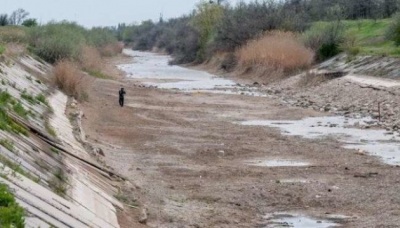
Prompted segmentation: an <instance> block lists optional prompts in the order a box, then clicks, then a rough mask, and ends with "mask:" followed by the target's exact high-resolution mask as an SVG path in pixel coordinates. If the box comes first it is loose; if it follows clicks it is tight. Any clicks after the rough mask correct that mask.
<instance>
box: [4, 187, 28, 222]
mask: <svg viewBox="0 0 400 228" xmlns="http://www.w3.org/2000/svg"><path fill="white" fill-rule="evenodd" d="M24 216H25V212H24V209H23V208H22V207H21V206H19V205H18V204H17V202H16V201H15V198H14V196H13V194H11V192H10V190H9V189H8V187H7V186H6V185H5V184H0V227H15V228H23V227H25V219H24Z"/></svg>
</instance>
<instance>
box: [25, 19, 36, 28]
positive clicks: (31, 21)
mask: <svg viewBox="0 0 400 228" xmlns="http://www.w3.org/2000/svg"><path fill="white" fill-rule="evenodd" d="M21 25H23V26H25V27H35V26H37V25H38V23H37V20H36V19H34V18H30V19H26V20H24V21H23V22H22V24H21Z"/></svg>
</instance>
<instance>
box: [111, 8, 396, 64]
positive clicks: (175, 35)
mask: <svg viewBox="0 0 400 228" xmlns="http://www.w3.org/2000/svg"><path fill="white" fill-rule="evenodd" d="M399 9H400V0H363V1H360V0H284V1H274V0H266V1H253V2H250V3H245V2H240V3H238V4H237V5H229V3H228V1H218V2H217V1H200V2H199V3H198V4H197V6H196V8H195V10H193V11H192V12H190V13H189V14H187V15H184V16H181V17H178V18H173V19H169V20H167V21H165V20H164V19H163V18H160V20H159V21H158V22H153V21H151V20H148V21H144V22H142V23H141V24H131V25H127V24H119V25H118V27H116V28H115V33H116V35H117V37H118V39H119V40H121V41H124V42H125V43H130V44H131V45H132V46H133V48H134V49H137V50H152V49H154V48H157V49H161V50H164V51H166V52H167V53H168V54H172V55H173V56H174V57H175V63H188V62H203V61H205V60H206V59H207V58H209V57H210V56H212V55H213V54H215V53H217V52H232V51H234V50H235V49H236V48H237V47H240V46H241V45H243V44H245V43H246V42H247V41H249V40H251V39H254V38H255V37H257V36H259V35H260V34H262V33H265V32H267V31H273V30H282V31H293V32H304V31H306V30H307V29H309V28H310V26H311V25H312V23H314V22H317V21H341V20H357V19H374V20H377V19H382V18H388V17H391V16H392V15H393V14H395V13H396V12H397V11H398V10H399Z"/></svg>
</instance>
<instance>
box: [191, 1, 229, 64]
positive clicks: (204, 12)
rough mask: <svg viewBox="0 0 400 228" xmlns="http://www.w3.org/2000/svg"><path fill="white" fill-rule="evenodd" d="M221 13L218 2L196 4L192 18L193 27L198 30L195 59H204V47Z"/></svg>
mask: <svg viewBox="0 0 400 228" xmlns="http://www.w3.org/2000/svg"><path fill="white" fill-rule="evenodd" d="M222 15H223V8H222V7H221V6H220V5H218V4H211V3H209V2H205V1H203V2H201V3H199V4H198V5H197V9H196V14H195V16H194V18H193V22H192V23H193V25H194V28H195V29H196V30H197V31H198V32H199V41H200V43H199V46H200V48H199V51H198V52H197V60H198V61H201V62H202V61H204V60H205V55H206V48H207V45H208V43H209V42H211V41H212V38H213V36H214V33H215V28H216V26H217V25H218V23H219V22H220V20H221V18H222Z"/></svg>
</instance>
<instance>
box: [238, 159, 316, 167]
mask: <svg viewBox="0 0 400 228" xmlns="http://www.w3.org/2000/svg"><path fill="white" fill-rule="evenodd" d="M246 164H248V165H252V166H260V167H305V166H310V163H307V162H303V161H294V160H268V159H267V160H251V161H247V162H246Z"/></svg>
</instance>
